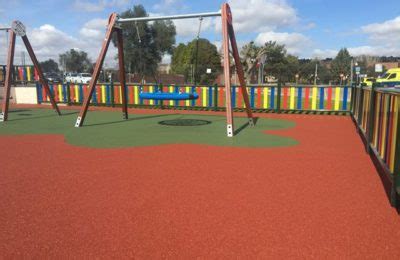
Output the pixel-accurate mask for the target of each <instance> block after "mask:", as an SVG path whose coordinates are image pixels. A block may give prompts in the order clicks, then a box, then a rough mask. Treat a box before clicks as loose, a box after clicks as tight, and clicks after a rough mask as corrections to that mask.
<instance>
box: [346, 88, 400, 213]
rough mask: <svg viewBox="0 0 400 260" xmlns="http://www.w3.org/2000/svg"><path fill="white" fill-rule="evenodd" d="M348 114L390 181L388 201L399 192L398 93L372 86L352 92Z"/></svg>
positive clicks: (397, 91)
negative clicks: (389, 197)
mask: <svg viewBox="0 0 400 260" xmlns="http://www.w3.org/2000/svg"><path fill="white" fill-rule="evenodd" d="M353 93H354V97H355V98H354V100H353V102H352V104H353V106H352V109H351V113H352V116H353V119H354V121H355V122H356V123H357V126H358V129H359V131H360V133H361V136H362V137H363V139H364V141H365V144H366V149H367V151H368V152H370V154H371V156H373V158H374V159H376V161H377V162H378V163H379V164H380V165H381V169H382V171H383V172H384V173H385V174H386V177H387V179H388V180H389V181H390V182H391V202H392V205H393V206H397V201H398V195H399V193H400V180H399V178H398V175H399V173H400V118H399V117H400V90H397V89H390V88H389V89H388V88H377V85H374V86H373V87H372V88H371V87H356V88H354V89H353Z"/></svg>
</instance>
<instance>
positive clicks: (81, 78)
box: [65, 72, 92, 84]
mask: <svg viewBox="0 0 400 260" xmlns="http://www.w3.org/2000/svg"><path fill="white" fill-rule="evenodd" d="M90 80H92V75H90V74H89V73H71V72H68V73H65V81H66V82H69V83H77V84H89V82H90Z"/></svg>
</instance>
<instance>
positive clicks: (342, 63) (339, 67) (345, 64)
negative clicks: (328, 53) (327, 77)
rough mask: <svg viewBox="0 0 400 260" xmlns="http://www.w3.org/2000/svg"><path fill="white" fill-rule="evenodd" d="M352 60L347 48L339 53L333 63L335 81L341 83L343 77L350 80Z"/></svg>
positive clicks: (332, 70)
mask: <svg viewBox="0 0 400 260" xmlns="http://www.w3.org/2000/svg"><path fill="white" fill-rule="evenodd" d="M351 59H352V57H351V56H350V54H349V52H348V50H347V49H346V48H342V49H340V51H339V53H338V54H337V55H336V57H335V58H334V59H333V61H332V65H331V72H332V76H333V77H334V79H335V80H337V81H340V80H341V78H340V77H341V75H343V77H345V78H349V76H350V70H351Z"/></svg>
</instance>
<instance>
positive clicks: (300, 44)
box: [255, 31, 312, 55]
mask: <svg viewBox="0 0 400 260" xmlns="http://www.w3.org/2000/svg"><path fill="white" fill-rule="evenodd" d="M268 41H276V42H277V43H279V44H284V45H285V46H286V49H287V51H288V53H290V54H293V55H301V54H303V53H304V49H310V47H311V45H312V42H311V40H310V39H309V38H308V37H306V36H304V35H303V34H301V33H288V32H273V31H269V32H263V33H260V34H258V36H257V37H256V39H255V43H256V44H258V45H263V44H264V43H266V42H268Z"/></svg>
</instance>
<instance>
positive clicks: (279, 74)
mask: <svg viewBox="0 0 400 260" xmlns="http://www.w3.org/2000/svg"><path fill="white" fill-rule="evenodd" d="M262 48H263V50H264V53H265V54H266V55H267V59H266V61H265V66H264V70H265V73H266V74H267V75H272V76H274V77H275V78H277V79H278V80H280V81H287V80H289V78H291V77H292V75H293V72H292V73H291V74H290V73H287V71H286V70H287V65H288V62H289V61H288V59H287V54H286V52H287V51H286V48H285V45H281V44H277V43H276V42H274V41H269V42H266V43H265V44H264V46H263V47H262ZM293 57H294V56H291V57H290V58H289V59H290V61H291V62H293ZM296 58H297V57H296ZM294 66H295V65H294ZM294 70H296V69H295V68H294Z"/></svg>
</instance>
